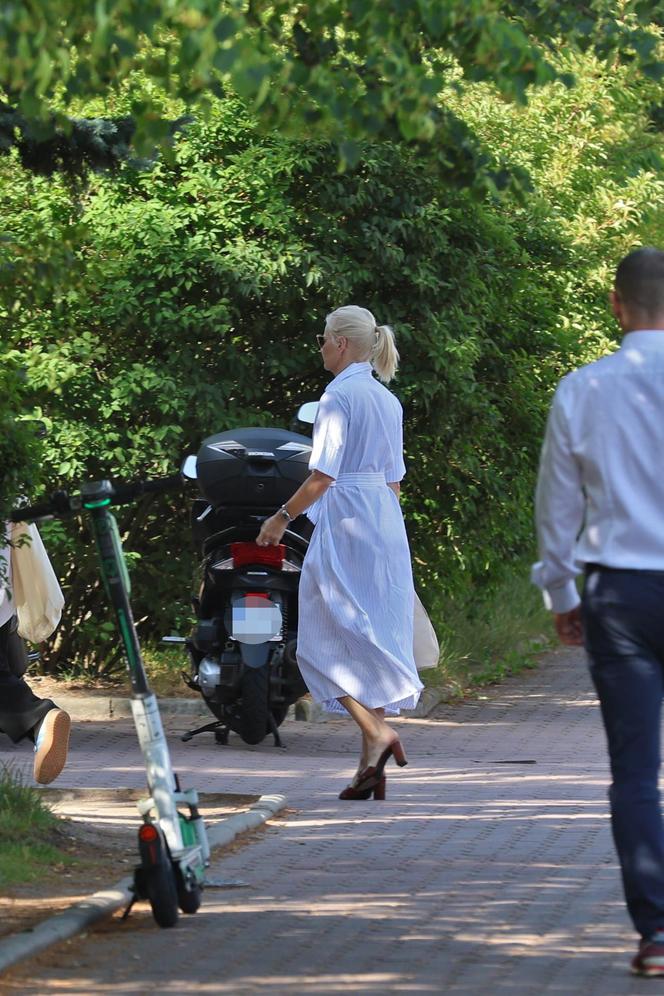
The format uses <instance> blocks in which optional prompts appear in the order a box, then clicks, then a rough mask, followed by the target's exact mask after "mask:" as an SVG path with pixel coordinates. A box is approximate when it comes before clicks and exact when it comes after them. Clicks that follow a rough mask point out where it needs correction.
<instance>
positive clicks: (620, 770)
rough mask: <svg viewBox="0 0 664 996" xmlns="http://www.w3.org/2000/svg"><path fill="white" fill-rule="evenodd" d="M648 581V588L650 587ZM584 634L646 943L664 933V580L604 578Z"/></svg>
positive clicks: (621, 853) (612, 795) (590, 583)
mask: <svg viewBox="0 0 664 996" xmlns="http://www.w3.org/2000/svg"><path fill="white" fill-rule="evenodd" d="M644 580H645V583H643V581H644ZM583 604H584V629H585V638H586V649H587V651H588V656H589V659H590V673H591V676H592V679H593V682H594V684H595V688H596V690H597V694H598V698H599V701H600V707H601V712H602V719H603V721H604V727H605V730H606V735H607V740H608V747H609V756H610V761H611V774H612V779H613V781H612V785H611V788H610V790H609V800H610V805H611V823H612V829H613V836H614V840H615V845H616V850H617V852H618V857H619V860H620V867H621V871H622V879H623V886H624V891H625V899H626V901H627V908H628V911H629V913H630V916H631V918H632V921H633V923H634V926H635V927H636V929H637V931H638V932H639V933H640V934H641V937H642V938H644V939H647V938H649V937H652V936H653V934H654V933H655V932H656V931H657V930H658V929H659V928H664V824H663V822H662V814H661V809H660V797H659V789H658V781H659V768H660V719H661V704H662V695H663V693H664V674H663V665H664V635H663V634H662V632H661V630H662V628H663V627H662V622H661V616H662V606H663V605H664V580H662V582H661V584H659V585H658V584H655V585H654V586H653V583H652V579H651V578H647V579H642V578H641V577H640V575H636V574H628V573H627V572H625V573H623V572H621V573H614V572H597V573H593V574H591V575H590V576H589V578H588V580H587V583H586V589H585V591H584V603H583Z"/></svg>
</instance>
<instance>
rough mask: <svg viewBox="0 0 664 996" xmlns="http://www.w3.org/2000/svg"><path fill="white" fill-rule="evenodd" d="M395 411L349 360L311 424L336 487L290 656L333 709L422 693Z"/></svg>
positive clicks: (306, 576) (391, 400)
mask: <svg viewBox="0 0 664 996" xmlns="http://www.w3.org/2000/svg"><path fill="white" fill-rule="evenodd" d="M402 439H403V429H402V411H401V405H400V404H399V402H398V400H397V399H396V398H395V397H394V395H393V394H391V393H390V391H388V390H387V388H386V387H384V386H383V385H382V384H380V383H379V382H378V381H377V380H376V379H375V378H374V376H373V373H372V368H371V364H369V363H352V364H351V365H350V366H349V367H347V368H346V369H345V370H343V371H342V372H341V373H340V374H338V376H337V377H335V378H334V380H333V381H332V382H331V383H330V385H329V387H328V389H327V390H326V392H325V394H324V395H323V397H322V398H321V401H320V405H319V408H318V414H317V417H316V423H315V425H314V435H313V448H312V454H311V461H310V463H309V469H310V470H319V471H321V473H323V474H327V475H328V476H329V477H332V478H334V484H332V485H331V486H330V488H328V490H327V492H326V493H325V494H324V495H323V497H322V498H321V499H320V500H319V501H318V502H316V503H315V505H312V506H311V508H310V509H309V510H308V512H307V515H308V516H309V518H310V519H311V520H312V521H313V522H314V523H315V529H314V532H313V536H312V538H311V543H310V546H309V550H308V552H307V555H306V557H305V560H304V565H303V568H302V576H301V578H300V595H299V623H298V643H297V659H298V663H299V666H300V670H301V672H302V676H303V678H304V680H305V681H306V683H307V687H308V688H309V690H310V692H311V694H312V697H313V698H314V700H315V701H317V702H321V703H322V704H323V706H324V708H326V709H327V710H329V711H331V712H343V713H345V711H346V710H345V709H344V708H343V707H342V706H341V705H340V704H339V703H338V702H337V699H338V698H339V697H340V696H343V695H350V696H352V697H353V698H354V699H356V700H357V701H358V702H361V703H362V705H364V706H367V707H368V708H371V709H376V708H379V707H383V708H385V709H386V710H387V711H388V713H391V714H396V713H398V712H399V710H400V709H412V708H414V706H415V705H416V704H417V701H418V699H419V696H420V691H421V689H422V687H423V686H422V683H421V681H420V679H419V677H418V674H417V669H416V667H415V661H414V659H413V603H414V589H413V576H412V569H411V562H410V550H409V548H408V540H407V537H406V530H405V528H404V522H403V516H402V513H401V507H400V505H399V500H398V498H397V496H396V495H395V494H394V492H393V491H392V490H391V488H388V486H387V482H388V481H389V482H395V481H400V480H401V478H402V477H403V475H404V473H405V470H406V468H405V466H404V462H403V453H402Z"/></svg>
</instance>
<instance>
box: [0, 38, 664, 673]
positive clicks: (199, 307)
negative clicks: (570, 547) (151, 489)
mask: <svg viewBox="0 0 664 996" xmlns="http://www.w3.org/2000/svg"><path fill="white" fill-rule="evenodd" d="M574 70H575V72H576V73H577V76H578V78H579V81H580V82H579V85H578V87H577V88H576V89H575V90H572V91H569V90H566V89H565V88H564V87H562V86H560V85H557V84H552V85H551V86H549V87H546V88H544V89H542V90H540V91H538V92H537V93H535V94H534V95H533V97H532V100H531V102H530V104H529V105H528V106H525V107H524V106H516V105H511V104H506V103H505V102H504V101H502V100H501V99H500V98H499V97H498V96H497V95H496V94H494V93H493V92H492V91H491V89H490V88H489V87H488V86H483V85H477V86H476V87H475V88H473V89H472V90H471V91H467V92H466V94H465V96H464V100H463V102H462V103H460V105H459V107H458V108H456V110H457V112H458V113H460V114H462V115H463V116H465V118H466V119H467V120H468V121H469V122H470V123H472V125H473V127H474V128H476V130H478V132H481V133H482V136H483V138H484V140H485V142H486V144H487V147H488V148H489V149H490V150H492V151H493V152H495V154H496V156H499V157H500V158H504V159H505V158H506V159H508V160H510V161H512V162H514V163H515V164H517V165H519V166H522V167H524V168H526V169H527V170H528V171H529V172H530V174H531V176H532V178H533V182H534V193H533V194H532V196H530V197H529V198H527V199H526V200H525V201H521V202H518V203H517V202H497V201H496V202H491V201H477V200H475V199H473V198H472V197H471V196H470V195H469V194H467V193H464V192H454V191H450V190H448V189H441V188H440V184H439V180H438V179H437V178H436V175H435V174H433V173H431V172H430V171H429V170H428V168H427V165H426V162H424V161H420V160H418V159H417V158H416V157H415V155H414V154H411V153H409V152H407V151H405V150H404V148H403V147H397V146H390V145H380V146H378V145H373V146H365V147H364V149H363V155H362V158H361V161H360V163H359V165H358V167H357V168H356V169H355V170H354V171H352V172H351V171H349V172H345V173H341V172H339V170H338V164H337V158H336V156H335V153H334V150H333V149H332V148H331V147H328V146H326V145H324V144H321V143H320V142H318V143H314V142H305V141H303V142H294V141H292V140H286V139H280V138H278V137H266V136H265V135H264V134H262V133H260V132H259V131H258V129H257V127H256V125H255V124H254V122H253V121H252V119H251V118H250V117H249V116H248V114H247V113H245V111H244V109H243V107H242V105H241V104H240V103H239V102H238V101H234V100H230V99H229V100H226V101H224V102H218V103H217V104H216V105H215V107H214V110H213V112H212V114H211V115H210V117H209V120H207V121H206V122H205V123H199V124H194V125H193V126H192V127H191V128H190V129H189V130H188V132H187V134H186V136H185V137H184V138H183V139H182V140H181V141H180V142H179V143H178V145H177V148H176V150H175V153H174V156H173V160H172V162H169V163H166V162H162V163H160V164H159V165H158V166H156V167H155V168H154V169H153V170H152V171H151V172H148V173H137V172H132V171H131V170H129V169H126V168H125V169H123V171H122V172H121V174H120V176H119V177H117V178H114V179H100V178H96V179H94V180H93V181H91V183H90V185H89V186H87V187H70V186H67V185H66V184H65V183H64V182H63V181H61V180H51V181H43V180H39V179H35V178H34V177H31V176H29V175H27V174H25V173H22V172H21V171H20V169H19V168H18V166H17V165H16V163H12V164H11V166H8V165H7V166H5V167H4V168H3V172H2V174H1V177H2V183H1V185H0V210H2V213H3V216H4V217H5V218H6V219H7V226H8V229H9V231H10V234H11V236H12V238H13V239H14V242H13V253H14V256H13V259H11V260H10V263H11V266H12V267H13V273H14V277H13V279H14V281H15V285H16V287H17V293H16V298H17V300H18V301H19V305H18V306H16V307H14V308H13V309H11V308H9V307H8V306H7V307H5V308H4V312H3V313H1V314H0V318H1V319H2V320H3V321H4V323H5V328H6V335H5V336H4V339H5V341H11V343H12V345H15V347H16V349H15V354H16V356H17V360H18V361H20V362H21V363H23V364H25V366H26V368H27V371H28V383H29V386H30V389H31V391H32V392H33V395H32V400H33V401H34V403H35V404H36V405H37V406H38V408H39V410H40V412H41V415H42V417H43V418H44V420H45V421H47V422H48V425H49V429H50V432H49V435H48V438H47V440H46V443H45V447H44V460H43V477H44V481H45V484H46V485H47V486H49V487H50V486H54V485H56V484H63V483H64V484H66V485H69V486H72V487H74V486H75V482H78V481H80V480H81V479H82V478H89V477H96V476H100V475H111V476H114V477H119V478H132V477H135V476H138V475H141V474H161V473H170V472H172V471H173V470H174V469H175V468H176V467H177V465H178V463H179V461H180V459H181V457H182V456H183V455H184V454H186V453H187V452H190V451H192V450H195V448H196V447H197V445H198V443H199V441H200V439H201V438H202V437H203V436H205V435H208V434H210V433H211V432H215V431H221V430H222V429H225V428H229V427H233V426H238V425H253V424H281V425H287V424H288V422H289V420H290V417H291V415H292V413H293V412H294V410H295V409H296V408H297V406H298V405H299V404H300V403H301V402H302V401H304V400H308V399H311V398H316V397H317V396H318V395H319V394H320V393H321V391H322V390H323V388H324V385H325V383H326V380H327V378H326V375H325V374H324V371H322V369H321V366H320V359H319V355H318V352H317V349H316V347H315V339H314V336H315V333H316V332H318V331H320V330H321V328H322V322H323V319H324V316H325V314H326V313H327V311H329V310H330V309H332V308H333V307H335V306H338V305H340V304H344V303H350V302H355V303H360V304H363V305H366V306H367V307H369V308H371V309H372V310H373V311H374V313H375V314H376V316H377V318H378V320H379V321H380V322H390V323H392V324H393V325H394V327H395V330H396V334H397V338H398V343H399V348H400V351H401V354H402V365H401V369H400V373H399V376H398V379H397V380H396V382H395V384H394V388H395V390H396V392H397V394H398V395H399V396H400V398H401V400H402V401H403V404H404V408H405V413H406V424H405V446H406V454H407V463H408V477H407V479H406V482H405V498H404V504H405V511H406V515H407V519H408V525H409V531H410V535H411V540H412V546H413V553H414V562H415V568H416V573H417V576H418V584H419V586H420V588H421V589H422V590H423V596H424V598H425V600H428V601H429V602H430V603H436V604H437V603H439V601H440V599H441V597H446V598H447V597H456V596H458V597H460V598H467V597H468V596H469V594H470V595H471V596H472V595H474V594H475V593H477V594H478V595H481V596H482V597H486V595H487V593H490V591H491V590H492V585H493V584H497V583H498V582H499V581H500V580H501V579H502V577H503V576H504V574H505V572H506V571H509V569H510V567H511V566H512V567H513V566H514V565H516V564H517V563H519V564H520V563H521V561H522V558H523V555H524V552H527V551H528V550H529V548H530V546H531V543H532V538H531V534H532V524H531V518H532V512H531V496H532V489H533V482H534V472H535V468H536V463H537V454H538V450H539V444H540V440H541V434H542V429H543V423H544V418H545V415H546V409H547V406H548V400H549V397H550V392H551V390H552V388H553V386H554V384H555V382H556V380H557V379H558V377H559V376H560V374H561V373H563V372H564V371H565V370H567V369H569V368H570V367H572V366H574V365H576V364H578V362H580V361H581V360H584V359H586V358H590V357H592V356H594V355H597V354H598V353H600V352H601V351H603V350H604V349H606V348H608V347H610V346H611V344H612V343H613V342H614V340H615V338H616V331H615V329H614V326H613V323H612V320H611V319H610V317H609V313H608V309H607V307H606V291H607V289H608V286H609V283H610V276H611V271H612V268H613V266H614V264H615V262H616V261H617V260H618V259H619V258H620V256H621V255H622V254H623V253H624V252H625V251H627V250H628V249H629V248H630V247H631V246H632V245H633V244H636V243H638V242H640V241H641V240H644V241H650V242H657V241H659V242H662V241H664V239H662V208H663V205H664V185H663V184H662V181H661V180H660V179H659V176H660V175H661V174H660V173H658V170H659V169H660V168H661V162H660V159H659V155H660V152H661V148H662V139H661V134H660V133H659V132H657V131H656V130H655V129H654V126H652V124H651V123H650V122H651V117H652V113H651V112H652V107H653V106H654V105H655V104H656V102H657V99H658V98H657V92H656V90H654V89H653V88H652V87H653V85H650V84H645V83H643V81H641V80H639V79H638V78H637V77H636V76H634V77H632V76H631V75H630V71H629V69H623V70H620V71H616V72H612V73H610V72H609V71H607V70H606V69H605V68H603V67H602V66H600V65H599V64H597V63H595V62H593V60H592V59H591V58H590V57H587V58H586V59H585V61H577V63H576V64H575V66H574ZM570 122H572V125H570ZM67 254H68V255H67ZM63 258H64V261H65V264H66V265H68V266H69V273H70V279H69V281H68V282H67V284H66V286H64V287H63V286H62V284H61V283H60V284H58V282H57V281H54V280H52V279H51V269H49V266H50V265H51V264H52V265H53V267H54V268H57V266H56V264H57V265H59V266H61V265H62V264H63ZM36 259H38V260H39V261H40V262H41V265H42V266H43V280H42V284H41V287H40V292H39V293H38V294H36V295H33V296H32V297H31V296H30V295H29V294H28V292H27V291H26V294H25V295H24V294H23V291H22V288H23V287H24V286H27V284H25V285H24V283H22V282H21V281H22V280H23V279H24V277H25V280H26V281H28V283H29V280H28V278H27V276H25V275H26V274H27V272H28V270H29V267H30V265H31V264H33V263H34V261H35V260H36ZM67 260H69V262H68V263H67ZM8 272H9V271H7V270H5V277H6V276H7V273H8ZM8 286H9V284H8V283H7V282H5V293H4V296H3V300H5V301H8V300H9V297H8V295H9V291H8V289H7V288H8ZM121 526H122V531H123V534H124V535H125V537H126V546H127V549H128V551H130V554H131V560H132V573H133V579H134V591H135V607H136V615H137V617H138V618H140V619H141V621H142V623H141V625H142V629H143V632H144V634H145V635H146V637H148V638H155V637H157V636H158V635H159V634H161V633H163V632H168V631H171V630H173V629H177V628H179V627H181V626H183V625H186V620H187V618H188V614H189V609H188V595H189V591H190V586H191V579H192V574H193V572H194V569H195V565H194V562H193V555H192V552H191V544H190V540H189V535H188V524H187V515H186V508H185V503H184V502H183V501H181V500H179V499H178V498H177V497H176V498H173V499H170V500H169V499H159V500H156V499H155V500H145V501H144V502H143V503H141V504H139V505H138V506H136V507H135V508H133V509H131V510H128V511H126V512H124V513H122V515H121ZM45 532H46V533H47V540H48V544H49V548H50V549H51V551H52V552H53V554H54V559H55V561H56V563H57V567H58V570H59V571H60V574H61V576H62V577H63V579H64V585H65V589H66V595H67V608H66V614H65V619H64V623H63V626H62V627H61V630H60V632H59V634H58V636H57V637H56V639H55V641H54V643H53V646H52V647H51V651H50V657H49V659H48V661H49V666H50V667H51V668H53V669H57V668H60V669H62V668H67V669H70V670H71V669H72V668H88V669H92V670H95V669H99V668H106V669H109V668H113V667H114V666H115V665H116V664H117V656H115V655H114V654H113V653H109V649H108V646H106V645H105V643H104V638H105V636H106V635H107V634H108V633H110V629H111V624H110V622H109V619H108V614H107V610H106V608H105V604H104V598H103V594H102V591H101V589H100V587H99V583H98V581H97V571H96V565H95V563H94V555H93V551H92V547H91V544H90V537H89V534H88V531H87V527H86V525H85V524H84V523H68V524H64V525H61V524H56V525H53V526H49V527H47V528H46V529H45Z"/></svg>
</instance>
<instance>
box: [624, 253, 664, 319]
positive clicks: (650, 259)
mask: <svg viewBox="0 0 664 996" xmlns="http://www.w3.org/2000/svg"><path fill="white" fill-rule="evenodd" d="M616 291H617V292H618V294H619V296H620V298H621V300H622V301H623V302H624V303H625V304H626V305H627V306H628V307H630V308H633V309H635V310H637V311H640V312H641V313H642V314H644V315H650V316H653V317H654V316H655V315H658V316H659V315H662V314H664V252H662V250H661V249H652V248H651V247H650V246H643V247H642V248H641V249H634V250H633V251H632V252H630V253H629V254H628V255H627V256H625V258H624V259H623V260H622V261H621V262H620V263H619V265H618V269H617V270H616Z"/></svg>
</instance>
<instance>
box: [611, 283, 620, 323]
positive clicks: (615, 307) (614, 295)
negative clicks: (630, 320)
mask: <svg viewBox="0 0 664 996" xmlns="http://www.w3.org/2000/svg"><path fill="white" fill-rule="evenodd" d="M609 302H610V304H611V311H612V312H613V314H614V315H615V317H616V318H617V319H618V321H620V320H621V319H622V315H623V307H622V300H621V298H620V294H619V293H618V291H617V290H612V291H609Z"/></svg>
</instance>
